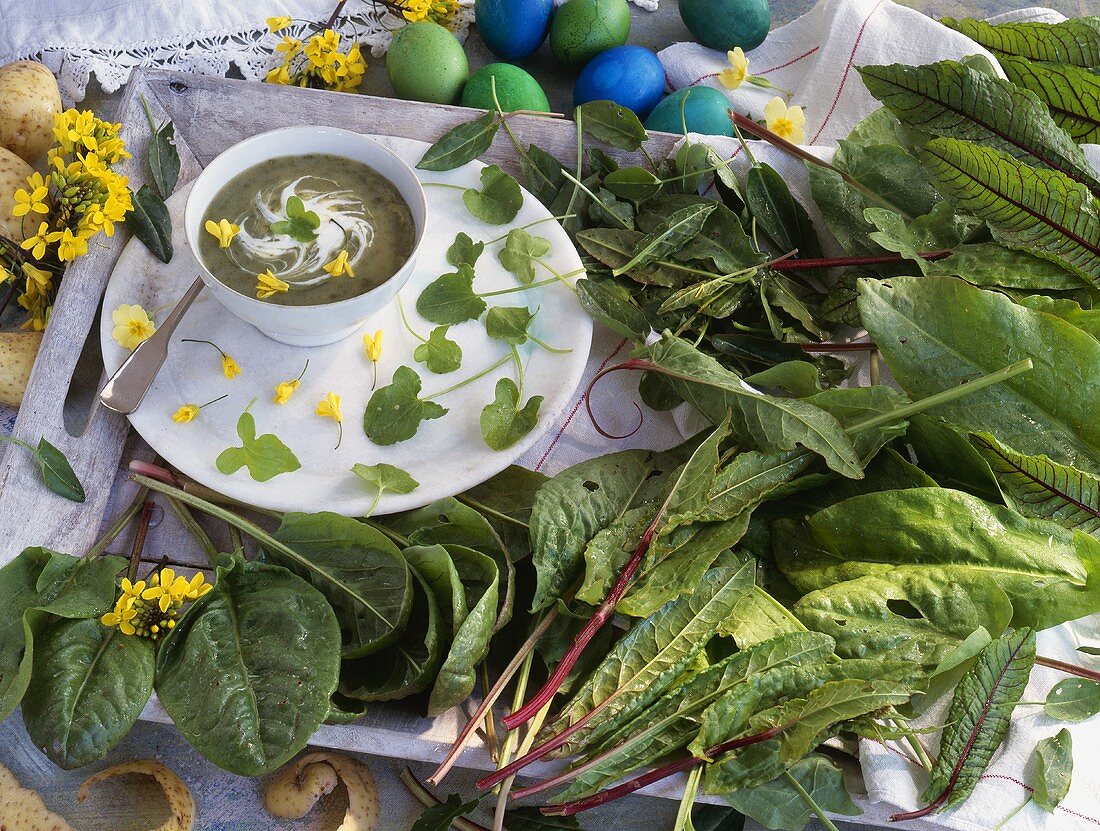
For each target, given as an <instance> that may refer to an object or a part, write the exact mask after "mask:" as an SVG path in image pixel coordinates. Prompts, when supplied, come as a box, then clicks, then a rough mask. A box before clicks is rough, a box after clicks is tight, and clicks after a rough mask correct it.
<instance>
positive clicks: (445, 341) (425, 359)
mask: <svg viewBox="0 0 1100 831" xmlns="http://www.w3.org/2000/svg"><path fill="white" fill-rule="evenodd" d="M449 328H450V327H448V326H436V327H435V328H434V329H432V331H431V334H429V335H428V339H427V340H426V341H424V342H423V343H421V344H420V345H419V346H418V347H416V349H414V350H413V359H414V360H417V361H420V363H422V364H424V366H426V367H427V368H428V371H429V372H434V373H435V374H436V375H444V374H446V373H448V372H454V371H455V370H456V369H458V368H459V367H460V366H462V347H461V346H459V345H458V344H457V343H455V342H454V341H453V340H451V339H450V338H448V337H447V330H448V329H449Z"/></svg>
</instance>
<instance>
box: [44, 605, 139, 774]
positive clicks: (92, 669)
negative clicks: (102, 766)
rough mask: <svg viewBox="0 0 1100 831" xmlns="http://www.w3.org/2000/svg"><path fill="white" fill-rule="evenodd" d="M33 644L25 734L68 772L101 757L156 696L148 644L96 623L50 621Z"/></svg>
mask: <svg viewBox="0 0 1100 831" xmlns="http://www.w3.org/2000/svg"><path fill="white" fill-rule="evenodd" d="M35 647H36V649H35V655H34V671H33V674H32V677H31V683H30V687H29V688H28V690H27V696H26V698H25V700H24V701H23V723H24V724H25V725H26V727H27V733H28V735H29V736H30V737H31V740H32V741H33V742H34V744H35V746H36V747H39V748H41V749H42V751H43V752H44V753H45V754H46V756H47V757H49V759H50V760H51V761H52V762H53V763H54V764H56V765H57V766H58V767H61V768H64V769H65V770H72V769H73V768H78V767H83V766H84V765H89V764H91V763H92V762H96V761H98V760H100V759H102V758H103V757H104V756H106V755H107V753H108V752H109V751H110V750H111V748H113V747H114V746H115V745H116V744H118V743H119V742H120V741H121V740H122V738H123V737H124V736H125V735H126V734H127V733H128V732H130V728H131V727H133V726H134V723H135V722H136V721H137V719H138V716H140V715H141V711H142V709H143V708H144V707H145V703H146V702H147V701H148V700H149V696H150V694H151V693H152V692H153V666H154V662H155V655H156V650H155V647H154V644H153V642H152V641H151V640H149V639H148V638H142V637H136V636H135V637H127V636H125V635H123V634H122V633H121V632H120V631H119V630H118V629H115V628H108V627H106V626H103V625H102V624H101V623H100V622H99V621H98V620H95V619H89V620H63V619H55V620H54V621H53V622H51V623H50V624H49V625H48V626H46V628H45V629H44V630H43V631H42V632H41V634H40V635H39V636H38V638H37V639H36V643H35Z"/></svg>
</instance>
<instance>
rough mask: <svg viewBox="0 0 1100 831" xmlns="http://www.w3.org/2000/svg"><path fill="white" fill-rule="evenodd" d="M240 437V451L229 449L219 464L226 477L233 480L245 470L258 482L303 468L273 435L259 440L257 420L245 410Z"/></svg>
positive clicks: (264, 435)
mask: <svg viewBox="0 0 1100 831" xmlns="http://www.w3.org/2000/svg"><path fill="white" fill-rule="evenodd" d="M237 435H238V436H239V437H240V439H241V446H240V447H227V448H226V449H225V450H223V451H222V452H221V453H220V454H218V458H217V460H216V461H215V464H216V465H217V467H218V470H220V471H221V472H222V473H224V474H225V475H226V476H230V475H232V474H234V473H236V472H237V471H238V470H240V469H241V468H242V467H247V468H248V473H249V475H250V476H251V477H252V478H253V479H255V480H256V481H257V482H266V481H267V480H268V479H274V478H275V477H276V476H278V475H279V474H281V473H290V472H291V471H295V470H297V469H298V468H300V467H301V466H302V463H301V462H299V461H298V457H297V456H295V455H294V451H292V450H291V449H290V448H289V447H287V446H286V445H285V444H283V442H282V441H281V440H280V439H279V437H278V436H276V435H274V434H272V433H264V434H263V435H262V436H259V437H257V436H256V419H255V418H254V417H253V416H252V413H250V412H248V410H245V411H244V412H243V413H241V417H240V418H239V419H237Z"/></svg>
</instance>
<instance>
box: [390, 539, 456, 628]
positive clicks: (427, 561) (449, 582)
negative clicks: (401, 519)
mask: <svg viewBox="0 0 1100 831" xmlns="http://www.w3.org/2000/svg"><path fill="white" fill-rule="evenodd" d="M402 553H403V554H404V556H405V559H406V560H408V562H409V565H411V566H412V567H413V568H414V569H415V570H416V572H417V574H419V575H420V577H421V578H422V579H423V580H424V582H425V583H426V584H427V586H428V589H429V590H430V591H431V592H432V594H433V595H435V599H436V604H437V605H438V607H439V614H440V625H441V627H442V630H443V631H442V634H441V639H442V640H443V641H444V643H449V642H450V641H451V640H453V639H454V636H455V635H456V634H457V632H458V628H459V627H460V626H461V625H462V622H463V621H464V620H466V615H467V614H469V609H467V607H466V590H465V589H464V588H463V587H462V580H461V578H460V577H459V576H458V570H457V569H456V568H455V564H454V561H453V560H452V559H451V555H450V554H448V553H447V549H446V548H444V547H443V546H442V545H438V544H434V545H412V546H409V547H408V548H406V549H405V550H404V552H402Z"/></svg>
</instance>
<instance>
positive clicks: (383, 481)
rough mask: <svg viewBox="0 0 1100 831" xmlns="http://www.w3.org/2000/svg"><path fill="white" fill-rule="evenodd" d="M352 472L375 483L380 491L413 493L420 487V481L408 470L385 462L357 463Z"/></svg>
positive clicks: (370, 482) (372, 483)
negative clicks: (372, 463) (373, 463)
mask: <svg viewBox="0 0 1100 831" xmlns="http://www.w3.org/2000/svg"><path fill="white" fill-rule="evenodd" d="M351 472H352V473H354V474H355V475H356V476H358V477H359V478H360V479H362V480H363V481H364V482H368V483H369V484H371V485H374V487H375V488H376V489H377V490H378V492H379V493H384V492H385V491H392V492H393V493H412V492H413V491H414V490H416V489H417V488H418V487H420V483H419V482H417V481H416V480H415V479H413V478H412V477H411V476H410V475H409V474H408V473H407V472H405V471H404V470H402V469H401V468H399V467H394V466H393V465H388V464H386V463H385V462H379V463H378V464H376V465H364V464H355V465H352V468H351Z"/></svg>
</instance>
